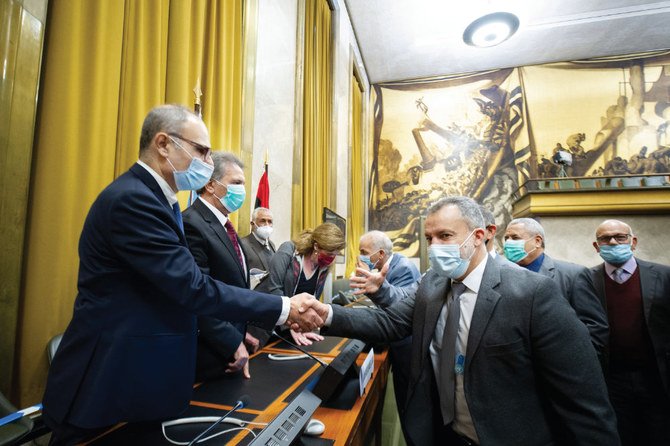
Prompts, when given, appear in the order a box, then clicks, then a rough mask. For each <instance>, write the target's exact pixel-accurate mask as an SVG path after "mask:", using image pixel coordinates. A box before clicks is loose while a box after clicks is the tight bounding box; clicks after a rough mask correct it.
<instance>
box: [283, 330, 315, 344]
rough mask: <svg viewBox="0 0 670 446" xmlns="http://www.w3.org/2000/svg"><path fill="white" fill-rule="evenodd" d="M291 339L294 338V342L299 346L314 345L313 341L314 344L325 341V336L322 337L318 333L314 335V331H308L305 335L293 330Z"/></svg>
mask: <svg viewBox="0 0 670 446" xmlns="http://www.w3.org/2000/svg"><path fill="white" fill-rule="evenodd" d="M291 337H292V338H293V342H295V343H296V344H298V345H312V343H313V342H312V341H314V342H319V341H323V336H321V335H320V334H318V333H314V332H312V331H308V332H305V333H298V332H297V331H293V330H291Z"/></svg>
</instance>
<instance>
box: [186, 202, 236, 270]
mask: <svg viewBox="0 0 670 446" xmlns="http://www.w3.org/2000/svg"><path fill="white" fill-rule="evenodd" d="M191 206H194V207H195V210H196V211H198V213H199V214H200V215H202V218H203V220H205V221H206V222H207V224H208V225H209V227H210V229H211V230H212V231H213V232H214V233H215V234H216V236H217V237H218V238H219V240H221V243H223V245H224V246H225V247H226V249H227V250H228V254H230V256H231V258H232V259H234V261H235V264H236V265H237V268H238V269H239V270H240V273H241V274H242V276H243V277H244V280H245V281H246V280H247V274H246V272H245V271H244V269H243V266H242V265H240V261H239V260H237V252H235V247H234V246H233V242H231V241H230V238H229V237H228V232H227V231H226V228H224V227H223V225H222V224H221V222H220V221H219V219H218V218H216V216H215V215H214V213H212V211H211V210H210V209H209V208H208V207H207V206H206V205H205V204H204V203H202V201H201V200H200V199H198V200H195V201H194V202H193V204H192V205H191ZM237 243H240V241H239V239H238V241H237Z"/></svg>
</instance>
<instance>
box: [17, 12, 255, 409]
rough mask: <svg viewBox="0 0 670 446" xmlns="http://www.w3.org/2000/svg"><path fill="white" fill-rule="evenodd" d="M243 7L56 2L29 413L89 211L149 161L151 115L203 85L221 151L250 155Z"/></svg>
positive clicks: (31, 230)
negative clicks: (244, 112) (143, 136)
mask: <svg viewBox="0 0 670 446" xmlns="http://www.w3.org/2000/svg"><path fill="white" fill-rule="evenodd" d="M242 2H243V0H235V1H225V2H217V1H216V0H202V1H195V0H194V1H190V0H171V1H170V0H159V1H151V2H138V1H132V0H126V1H125V2H91V1H89V0H70V1H59V2H53V3H52V5H51V8H50V10H49V19H48V20H49V21H48V24H47V28H48V30H49V32H48V37H47V39H48V42H47V45H46V51H45V54H44V64H45V65H44V71H43V73H44V74H43V83H42V87H41V91H40V96H41V102H40V110H39V121H38V122H39V124H38V126H37V128H36V135H37V137H36V143H35V155H34V157H35V160H34V169H33V172H34V174H33V178H32V189H31V203H30V204H29V206H30V208H29V214H30V218H29V222H28V229H27V243H26V253H27V256H26V258H27V260H26V266H25V272H24V283H25V286H24V290H23V299H22V301H23V308H22V312H21V313H22V320H21V322H20V325H21V326H20V328H19V343H18V347H17V348H18V356H19V359H18V363H19V364H18V367H19V368H18V369H19V370H20V371H21V373H20V375H19V376H18V377H17V379H18V384H19V389H20V393H19V395H18V396H19V401H20V405H21V406H24V405H27V404H32V403H35V402H37V401H40V399H41V397H42V392H43V390H44V383H45V380H46V372H47V369H48V364H47V359H46V354H45V348H46V345H47V342H48V340H49V339H50V338H51V337H52V336H54V335H55V334H57V333H60V332H62V331H63V330H64V329H65V327H66V326H67V323H68V322H69V320H70V318H71V316H72V304H73V301H74V298H75V296H76V286H77V284H76V281H77V269H78V256H77V245H78V239H79V234H80V232H81V228H82V225H83V222H84V218H85V216H86V213H87V212H88V209H89V207H90V205H91V203H92V202H93V200H94V199H95V197H96V196H97V195H98V193H99V192H100V191H101V190H102V189H103V188H104V187H105V186H106V185H107V184H109V183H110V182H111V181H112V180H113V179H114V178H115V177H116V176H118V175H119V174H121V173H123V172H124V171H126V170H127V169H128V167H129V166H130V165H132V163H134V162H135V160H136V159H137V156H138V152H139V147H138V141H139V134H140V127H141V125H142V119H143V117H144V115H145V114H146V113H147V111H148V110H149V109H151V108H152V107H154V106H156V105H158V104H161V103H164V102H176V103H182V104H192V102H193V100H192V98H193V93H192V91H191V90H192V89H193V87H194V86H195V83H196V81H197V78H198V76H200V77H201V82H202V90H203V114H204V119H205V122H206V124H207V125H208V127H209V129H210V132H211V137H212V138H211V139H212V146H213V147H216V148H223V147H225V148H226V149H228V150H232V151H234V152H235V151H236V150H237V153H239V140H240V134H241V125H240V119H241V118H240V113H239V110H240V103H241V100H240V97H241V90H242V89H241V82H242V76H241V72H242V63H240V60H241V48H242V44H241V41H242V32H241V27H242V25H241V24H242V4H243V3H242ZM182 200H183V198H182ZM182 204H183V201H182Z"/></svg>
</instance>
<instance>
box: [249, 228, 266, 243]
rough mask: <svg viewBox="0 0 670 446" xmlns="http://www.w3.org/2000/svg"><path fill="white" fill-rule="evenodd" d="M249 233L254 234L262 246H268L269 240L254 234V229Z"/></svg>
mask: <svg viewBox="0 0 670 446" xmlns="http://www.w3.org/2000/svg"><path fill="white" fill-rule="evenodd" d="M251 235H253V236H254V238H255V239H256V240H258V243H260V244H261V245H263V246H268V245H269V244H270V242H269V240H263V239H262V238H260V237H259V236H257V235H256V231H251Z"/></svg>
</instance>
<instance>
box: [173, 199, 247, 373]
mask: <svg viewBox="0 0 670 446" xmlns="http://www.w3.org/2000/svg"><path fill="white" fill-rule="evenodd" d="M183 219H184V232H185V234H186V240H187V241H188V247H189V249H190V250H191V254H193V258H194V259H195V261H196V263H197V264H198V266H200V270H201V271H202V272H203V273H204V274H208V275H210V276H211V277H212V278H214V279H216V280H220V281H222V282H224V283H227V284H228V285H233V286H236V287H240V288H249V282H248V280H247V273H246V271H245V266H244V265H241V264H240V261H239V260H238V258H237V253H236V252H235V248H234V247H233V244H232V242H231V241H230V238H229V237H228V233H227V232H226V228H224V227H223V226H222V225H221V222H220V221H219V220H218V219H217V218H216V216H215V215H214V213H213V212H212V211H211V210H210V209H209V208H208V207H207V205H205V204H204V203H203V202H202V200H201V199H197V200H195V201H194V202H193V204H192V205H191V207H189V208H188V209H186V210H185V211H184V213H183ZM238 243H239V237H238ZM242 249H244V248H242ZM244 256H245V258H247V253H246V251H245V252H244ZM198 330H199V333H198V355H197V363H196V378H197V379H198V380H204V379H209V378H213V377H216V376H220V375H221V374H222V373H223V372H224V371H225V370H226V367H227V364H228V362H229V361H230V360H231V357H232V356H233V354H234V353H235V350H237V347H238V346H239V345H240V342H242V340H243V339H244V333H245V332H246V323H244V322H238V323H230V322H228V321H224V320H221V319H216V318H213V317H211V316H198Z"/></svg>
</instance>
